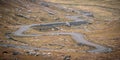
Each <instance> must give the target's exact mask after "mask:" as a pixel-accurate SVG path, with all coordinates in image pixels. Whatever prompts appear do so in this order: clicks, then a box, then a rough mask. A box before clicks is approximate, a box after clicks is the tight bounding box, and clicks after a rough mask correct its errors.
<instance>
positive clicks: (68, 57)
mask: <svg viewBox="0 0 120 60" xmlns="http://www.w3.org/2000/svg"><path fill="white" fill-rule="evenodd" d="M70 58H71V56H65V57H64V59H63V60H70Z"/></svg>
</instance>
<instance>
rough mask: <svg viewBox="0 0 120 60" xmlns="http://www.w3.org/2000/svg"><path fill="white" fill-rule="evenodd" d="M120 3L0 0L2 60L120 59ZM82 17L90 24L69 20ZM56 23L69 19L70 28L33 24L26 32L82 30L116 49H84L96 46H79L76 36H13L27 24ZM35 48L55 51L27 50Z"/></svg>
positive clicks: (89, 38)
mask: <svg viewBox="0 0 120 60" xmlns="http://www.w3.org/2000/svg"><path fill="white" fill-rule="evenodd" d="M119 6H120V1H119V0H102V1H101V0H0V50H1V51H0V60H119V59H120V57H119V56H120V49H119V47H120V44H119V43H120V7H119ZM79 20H80V21H82V20H85V21H87V22H89V23H88V24H85V25H81V26H77V27H76V26H70V24H69V23H68V22H72V21H79ZM54 22H57V23H59V22H65V24H66V25H67V27H66V26H62V27H55V26H52V29H51V27H50V26H49V27H50V28H49V29H47V28H48V27H46V26H45V27H44V26H43V27H39V28H38V27H35V28H34V27H32V28H29V29H28V31H26V32H23V33H24V34H33V35H35V34H44V33H50V32H77V33H82V34H84V35H85V36H86V37H85V39H86V40H87V41H89V42H93V43H95V44H98V45H101V46H105V47H108V48H111V49H112V52H105V53H89V52H80V51H82V50H85V51H86V50H89V49H94V47H92V46H86V45H84V44H80V46H78V45H75V41H73V38H71V36H67V35H60V36H58V35H56V36H54V37H53V36H46V35H44V36H42V37H41V36H40V37H25V36H23V37H21V36H14V35H13V33H14V32H15V31H17V30H18V29H19V28H20V27H21V26H24V25H30V24H43V25H44V24H45V23H54ZM48 25H49V24H48ZM42 28H43V30H42ZM39 30H40V31H39ZM18 33H19V32H18ZM9 44H10V45H9ZM12 44H14V45H12ZM7 45H8V46H7ZM64 45H65V46H64ZM61 46H62V47H61ZM32 47H37V48H41V47H42V48H45V49H46V50H47V49H49V48H50V49H53V50H52V51H41V50H37V49H36V48H33V50H25V49H32ZM18 48H23V49H18ZM54 49H57V50H54ZM59 49H60V50H59ZM71 51H72V52H71Z"/></svg>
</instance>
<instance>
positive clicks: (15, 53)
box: [12, 51, 20, 55]
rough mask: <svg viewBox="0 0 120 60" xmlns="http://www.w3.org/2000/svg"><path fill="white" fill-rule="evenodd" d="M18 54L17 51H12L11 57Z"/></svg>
mask: <svg viewBox="0 0 120 60" xmlns="http://www.w3.org/2000/svg"><path fill="white" fill-rule="evenodd" d="M19 54H20V52H17V51H14V52H13V53H12V55H19Z"/></svg>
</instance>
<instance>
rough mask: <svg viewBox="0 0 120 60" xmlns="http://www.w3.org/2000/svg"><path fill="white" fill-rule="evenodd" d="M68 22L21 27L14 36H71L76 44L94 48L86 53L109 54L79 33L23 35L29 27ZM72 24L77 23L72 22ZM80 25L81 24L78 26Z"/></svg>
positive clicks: (109, 49)
mask: <svg viewBox="0 0 120 60" xmlns="http://www.w3.org/2000/svg"><path fill="white" fill-rule="evenodd" d="M69 23H70V22H68V23H62V22H61V24H58V25H56V23H47V24H32V25H26V26H22V27H21V28H20V29H18V30H17V31H16V32H14V35H15V36H43V35H71V37H72V38H73V40H75V41H76V43H77V44H84V45H88V46H92V47H95V48H96V49H94V50H88V51H87V52H110V51H112V50H111V48H107V47H104V46H102V45H99V44H95V43H92V42H89V41H88V40H86V39H85V38H84V36H83V35H82V34H79V33H74V32H51V33H48V34H46V33H44V34H33V35H32V34H30V35H29V34H27V35H26V34H23V32H25V31H27V30H28V29H29V28H31V27H35V26H37V27H38V26H44V25H45V26H50V25H51V26H61V25H62V24H65V25H68V24H69ZM73 23H74V24H75V23H77V22H73ZM80 25H81V24H80Z"/></svg>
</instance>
